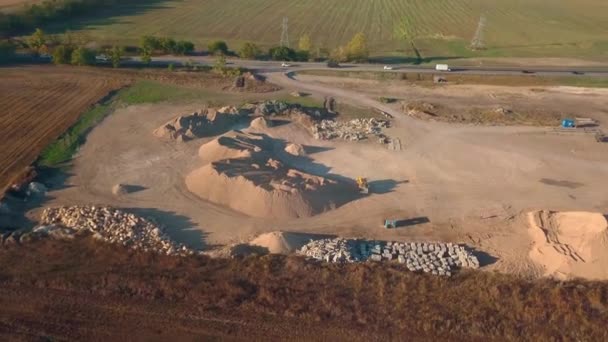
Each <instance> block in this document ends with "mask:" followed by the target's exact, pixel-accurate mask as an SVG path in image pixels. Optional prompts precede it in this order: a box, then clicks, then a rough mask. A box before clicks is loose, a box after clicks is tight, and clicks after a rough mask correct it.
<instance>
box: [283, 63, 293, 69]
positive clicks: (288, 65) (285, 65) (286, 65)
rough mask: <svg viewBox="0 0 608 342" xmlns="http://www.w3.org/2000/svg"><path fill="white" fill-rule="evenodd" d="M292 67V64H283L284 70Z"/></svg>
mask: <svg viewBox="0 0 608 342" xmlns="http://www.w3.org/2000/svg"><path fill="white" fill-rule="evenodd" d="M290 66H291V64H289V63H281V67H283V68H289V67H290Z"/></svg>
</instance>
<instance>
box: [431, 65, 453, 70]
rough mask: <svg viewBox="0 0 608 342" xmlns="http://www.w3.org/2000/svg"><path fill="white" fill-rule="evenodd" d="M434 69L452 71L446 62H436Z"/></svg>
mask: <svg viewBox="0 0 608 342" xmlns="http://www.w3.org/2000/svg"><path fill="white" fill-rule="evenodd" d="M435 70H437V71H452V70H451V69H450V67H449V66H448V65H447V64H437V65H435Z"/></svg>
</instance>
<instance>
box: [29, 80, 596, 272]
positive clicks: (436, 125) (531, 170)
mask: <svg viewBox="0 0 608 342" xmlns="http://www.w3.org/2000/svg"><path fill="white" fill-rule="evenodd" d="M269 80H270V81H272V82H273V83H276V84H279V85H281V86H283V87H284V88H285V89H286V90H288V91H294V90H297V91H302V92H308V93H310V94H311V95H312V96H313V97H316V98H323V97H324V96H333V97H335V98H336V99H337V100H338V101H339V102H342V103H347V104H349V105H352V106H357V107H358V108H371V107H374V108H376V109H377V110H382V111H385V112H387V113H389V114H391V115H392V116H393V117H394V119H393V120H392V124H391V128H389V129H386V130H385V133H386V135H388V136H390V137H393V138H398V139H400V141H401V145H402V150H400V151H393V150H388V149H387V148H386V146H384V145H381V144H378V143H377V142H376V141H371V140H370V141H359V142H344V141H319V140H315V139H314V138H313V137H312V136H311V135H310V133H309V132H308V131H307V130H305V129H304V128H302V127H301V126H299V125H297V124H295V123H289V124H285V125H280V126H277V127H271V128H266V129H264V130H263V131H262V133H265V134H268V135H270V136H272V137H274V138H278V139H283V140H285V141H289V142H293V143H297V144H301V145H303V146H305V147H308V148H309V150H310V151H313V152H311V153H309V157H310V159H309V160H307V161H300V162H299V164H297V165H292V167H296V168H298V169H301V170H304V171H306V172H309V173H312V174H316V175H322V176H326V177H337V178H348V179H352V180H354V179H355V178H356V177H358V176H363V177H366V178H367V179H368V182H369V186H370V190H371V191H370V195H369V196H364V197H361V198H359V199H356V200H354V201H351V202H349V203H346V204H344V205H342V206H340V207H338V208H337V209H335V210H330V211H327V212H325V213H322V214H319V215H316V216H312V217H306V218H298V219H273V218H252V217H250V216H247V215H244V214H241V213H238V212H235V211H233V210H231V209H228V208H226V207H223V206H218V205H216V204H213V203H210V202H207V201H204V200H202V199H200V198H198V197H196V196H195V195H193V194H192V193H190V192H189V191H188V189H187V188H186V185H185V183H184V177H185V175H186V174H188V173H189V172H191V171H192V170H194V169H195V168H197V167H200V166H201V165H200V163H201V162H200V160H199V158H197V151H198V149H199V147H200V146H201V145H202V144H203V143H205V142H207V141H210V140H211V139H213V137H209V138H201V139H194V140H192V141H188V142H185V143H176V142H175V141H163V140H160V139H158V138H156V137H155V136H154V135H153V134H152V132H153V131H154V129H156V128H157V127H159V126H160V125H162V124H163V123H165V122H167V121H168V120H170V119H172V118H174V117H175V116H176V115H181V114H184V113H190V112H193V111H195V110H197V109H199V108H201V107H202V106H203V105H205V103H202V102H201V103H189V104H182V105H179V104H177V105H176V104H168V103H164V104H163V103H161V104H154V105H152V104H145V105H136V106H129V107H126V108H121V109H118V110H117V111H116V112H115V113H113V114H112V115H111V116H109V117H108V118H107V119H105V120H104V121H103V122H102V123H101V124H100V125H98V126H97V127H96V128H95V129H94V130H93V131H92V132H91V133H90V134H89V135H88V138H87V141H86V143H85V144H84V145H83V146H82V148H81V149H80V151H79V153H78V154H77V156H76V157H75V159H74V162H73V167H71V168H69V169H67V170H66V171H65V172H61V173H60V174H56V175H55V176H54V177H53V178H49V179H47V180H46V182H47V184H49V185H51V191H50V192H49V193H48V198H47V199H46V200H45V201H44V203H43V204H44V206H56V205H77V204H103V205H107V204H110V205H113V206H117V207H124V208H128V209H130V210H131V211H134V212H136V213H138V214H140V215H142V216H147V217H152V218H154V219H156V220H157V221H158V222H159V223H161V224H163V225H165V226H166V227H167V228H168V229H169V231H168V233H169V234H170V235H171V237H173V238H174V239H175V240H177V241H178V242H181V243H185V244H188V245H190V246H192V247H196V248H212V247H214V246H218V245H224V244H229V243H235V242H243V241H248V240H249V239H251V238H252V237H253V236H255V235H257V234H260V233H264V232H270V231H276V230H283V231H297V232H307V233H318V234H328V235H339V236H345V237H365V238H367V239H386V240H425V241H428V240H434V241H437V240H439V241H452V242H463V243H467V244H468V245H470V246H472V247H474V248H476V249H478V250H480V251H483V252H484V253H486V254H487V258H486V259H485V260H484V261H483V262H484V264H488V266H487V267H485V269H489V270H492V269H496V270H500V271H504V272H513V273H518V274H533V275H535V274H538V273H539V272H538V270H537V269H536V267H535V266H534V265H533V264H532V263H531V262H530V261H529V258H528V252H529V249H530V238H529V236H528V233H527V226H526V223H525V222H526V221H525V218H522V215H520V214H521V213H524V212H526V211H529V210H536V209H550V210H583V211H597V212H602V213H608V198H607V197H606V192H605V178H606V174H608V158H607V151H608V150H607V146H606V144H600V143H597V142H596V141H595V139H593V136H591V135H589V134H555V130H554V129H553V128H547V127H535V126H531V127H530V126H486V125H469V124H457V123H445V122H433V121H426V120H420V119H417V118H413V117H409V116H407V115H406V114H404V113H403V112H402V110H401V109H400V107H399V105H398V104H382V103H380V102H378V101H377V98H378V97H379V96H388V95H390V96H394V97H396V98H400V99H411V100H414V99H416V100H422V101H429V102H433V103H439V104H441V105H442V106H444V107H447V108H451V109H452V110H454V111H458V110H462V109H463V108H466V107H467V106H474V105H476V104H479V105H484V106H485V105H488V106H490V105H497V106H498V105H506V104H509V105H511V106H517V108H524V109H525V108H527V109H529V110H532V109H534V108H540V107H543V108H546V109H548V110H560V111H563V112H564V113H571V114H572V115H573V116H589V117H593V118H595V119H597V120H600V122H602V121H603V122H606V119H608V113H607V112H606V109H605V108H608V106H607V105H608V97H606V96H605V95H606V91H604V90H578V89H576V90H572V89H567V88H566V89H564V88H551V89H548V88H547V89H544V88H543V89H542V90H533V89H530V88H514V87H490V86H449V85H448V86H445V87H440V88H423V87H411V86H397V85H394V84H391V83H374V84H370V83H368V81H356V80H343V79H339V80H336V79H332V78H329V79H328V78H321V77H317V76H301V77H300V76H295V77H294V76H292V77H286V76H284V75H282V74H272V75H269ZM248 96H249V97H251V94H249V95H248ZM263 96H264V97H268V96H269V95H263ZM260 97H262V95H260ZM235 104H238V102H236V103H235ZM369 110H370V113H371V112H372V111H373V110H372V109H369ZM522 110H523V109H522ZM376 113H377V111H376ZM343 115H348V113H346V112H345V113H343ZM357 116H359V115H357ZM234 128H239V129H240V128H244V127H234ZM117 183H124V184H133V185H137V186H139V187H140V191H137V192H134V193H131V194H128V195H126V196H118V197H117V196H115V195H113V194H112V188H113V186H115V185H116V184H117ZM251 200H252V201H255V198H252V199H251ZM40 210H41V209H34V210H32V211H30V212H29V213H28V217H29V218H30V219H31V220H36V218H37V217H38V215H39V214H40ZM385 218H391V219H398V220H403V222H405V223H406V224H405V225H403V226H401V227H399V228H397V229H390V230H387V229H385V228H383V227H382V224H381V222H382V220H383V219H385Z"/></svg>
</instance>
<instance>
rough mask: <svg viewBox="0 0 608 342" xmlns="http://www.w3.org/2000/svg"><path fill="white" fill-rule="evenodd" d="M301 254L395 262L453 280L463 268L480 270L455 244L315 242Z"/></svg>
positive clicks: (335, 259) (325, 258)
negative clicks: (449, 277)
mask: <svg viewBox="0 0 608 342" xmlns="http://www.w3.org/2000/svg"><path fill="white" fill-rule="evenodd" d="M298 254H300V255H304V256H307V257H309V258H312V259H316V260H320V261H326V262H335V263H338V262H340V263H342V262H362V261H367V260H370V261H395V262H398V263H400V264H405V265H406V266H407V268H408V269H409V270H410V271H412V272H425V273H431V274H434V275H442V276H450V275H452V274H453V273H454V271H456V270H458V269H460V268H473V269H476V268H479V261H478V260H477V257H475V256H474V255H473V254H472V253H471V252H469V251H468V250H467V249H466V248H465V246H462V245H457V244H453V243H440V242H437V243H429V242H390V241H389V242H378V241H366V240H347V239H342V238H336V239H323V240H316V241H311V242H310V243H308V244H306V245H304V246H303V247H302V248H301V249H300V250H299V251H298Z"/></svg>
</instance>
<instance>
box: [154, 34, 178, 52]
mask: <svg viewBox="0 0 608 342" xmlns="http://www.w3.org/2000/svg"><path fill="white" fill-rule="evenodd" d="M158 45H159V50H162V51H163V52H164V53H174V52H175V50H176V45H177V42H176V41H175V40H174V39H173V38H166V37H165V38H159V39H158Z"/></svg>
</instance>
